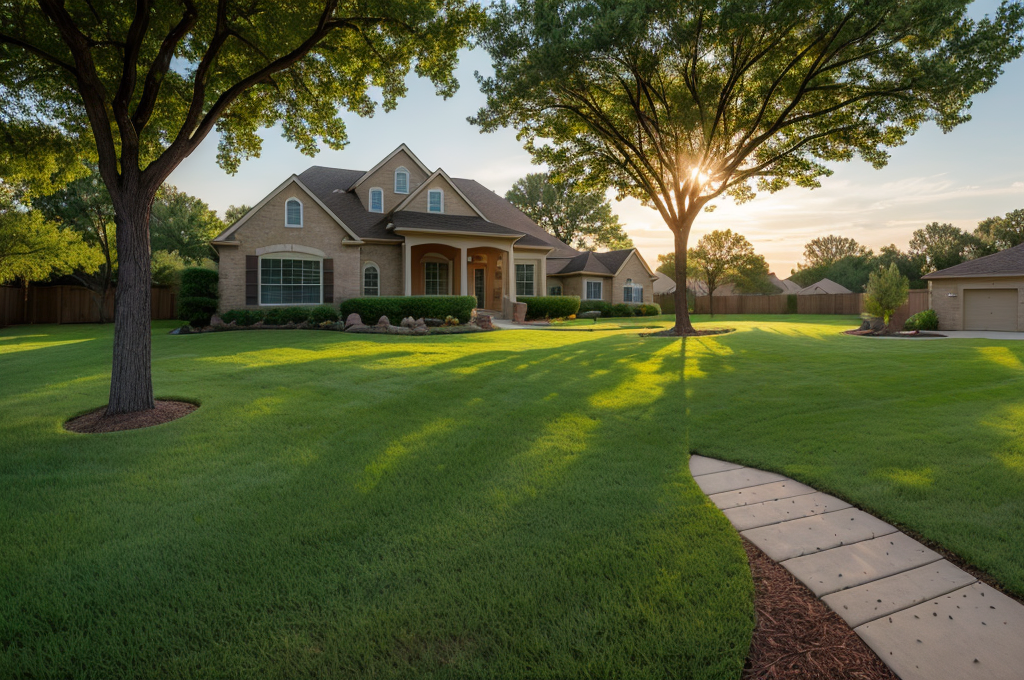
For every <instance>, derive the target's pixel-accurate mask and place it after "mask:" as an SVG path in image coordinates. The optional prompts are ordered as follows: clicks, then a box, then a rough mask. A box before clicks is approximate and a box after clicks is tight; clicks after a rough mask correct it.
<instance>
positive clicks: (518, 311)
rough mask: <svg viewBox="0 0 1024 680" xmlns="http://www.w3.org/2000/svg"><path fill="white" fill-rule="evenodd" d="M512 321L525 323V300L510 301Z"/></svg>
mask: <svg viewBox="0 0 1024 680" xmlns="http://www.w3.org/2000/svg"><path fill="white" fill-rule="evenodd" d="M512 322H513V323H526V303H525V302H513V303H512Z"/></svg>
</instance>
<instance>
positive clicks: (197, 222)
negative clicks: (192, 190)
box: [150, 184, 226, 264]
mask: <svg viewBox="0 0 1024 680" xmlns="http://www.w3.org/2000/svg"><path fill="white" fill-rule="evenodd" d="M225 226H226V225H225V224H224V222H222V221H221V219H220V218H219V217H218V216H217V213H216V211H214V210H211V209H210V206H208V205H206V203H204V202H203V201H201V200H200V199H198V198H196V197H195V196H190V195H188V194H186V193H185V192H184V191H178V188H177V187H174V186H171V185H169V184H165V185H163V186H162V187H160V190H159V191H157V193H156V200H155V201H154V202H153V211H152V213H151V217H150V242H151V244H152V249H153V251H154V252H157V251H165V252H168V253H172V254H174V255H176V256H178V257H179V258H181V260H182V261H183V262H184V263H185V264H200V263H201V262H202V261H203V260H206V259H210V258H213V257H215V256H216V253H215V252H214V250H213V248H212V247H210V241H211V240H212V239H213V237H214V236H216V235H217V234H219V233H220V232H221V231H223V230H224V227H225Z"/></svg>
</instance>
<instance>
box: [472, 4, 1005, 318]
mask: <svg viewBox="0 0 1024 680" xmlns="http://www.w3.org/2000/svg"><path fill="white" fill-rule="evenodd" d="M969 4H970V0H887V1H885V2H879V1H878V0H850V1H847V2H837V1H836V0H791V1H787V2H764V1H763V0H728V1H724V0H719V1H716V0H619V1H617V2H571V1H567V0H517V1H516V2H512V1H511V0H497V2H495V3H494V4H493V5H491V10H490V22H489V26H488V27H487V30H486V31H485V32H484V34H483V36H482V37H481V43H482V44H483V46H484V48H485V49H486V50H487V51H488V52H489V53H490V54H491V57H492V58H493V61H494V75H493V76H492V77H483V76H478V78H479V80H480V84H481V86H482V89H483V91H484V94H485V95H486V96H487V105H486V106H485V107H484V108H483V109H482V110H481V111H480V112H479V113H478V114H477V116H476V117H475V118H474V119H472V120H473V122H475V123H476V124H478V125H480V126H481V127H482V128H483V129H484V130H496V129H499V128H501V127H511V128H514V129H515V130H516V131H517V132H518V134H519V137H520V138H521V139H522V140H523V141H524V142H525V145H526V148H527V150H529V151H530V152H531V153H532V154H533V156H534V159H535V160H536V161H538V162H542V163H546V164H547V165H548V167H549V168H551V170H552V171H553V173H554V174H555V175H556V177H559V178H561V177H572V178H574V180H576V181H578V182H579V183H580V184H581V186H583V187H585V188H591V189H606V188H608V187H612V188H614V189H615V190H616V192H617V193H618V197H619V198H626V197H630V198H636V199H638V200H640V201H642V202H643V203H644V204H645V205H647V206H649V207H651V208H653V209H655V210H657V211H658V213H659V214H660V215H661V218H662V219H663V220H664V222H665V225H666V226H667V227H668V229H669V230H670V231H671V232H672V235H673V237H674V242H675V253H676V260H675V266H676V276H675V277H674V278H675V280H676V282H677V283H679V284H680V285H681V282H682V281H683V280H684V277H685V275H686V271H687V263H686V258H687V249H688V244H689V237H690V231H691V229H692V227H693V224H694V222H695V221H696V219H697V217H698V216H699V215H700V213H701V212H702V211H705V210H708V209H711V208H712V207H713V206H714V205H715V203H714V201H715V200H716V199H719V198H720V197H723V196H729V197H731V198H733V199H735V200H737V201H745V200H749V199H751V198H752V197H753V196H754V194H755V192H756V191H769V192H773V191H779V190H780V189H783V188H785V187H786V186H789V185H791V184H796V185H797V186H802V187H810V188H813V187H816V186H818V185H819V181H820V178H822V177H825V176H828V175H830V174H832V166H833V164H834V163H836V162H838V161H849V160H852V159H853V158H855V157H858V156H859V157H860V158H862V159H863V160H865V161H867V162H869V163H871V164H872V165H873V166H874V167H876V168H880V167H882V166H884V165H885V164H886V162H887V161H888V158H889V155H888V152H887V149H888V148H889V147H893V146H899V145H900V144H903V143H904V141H905V140H906V138H907V137H908V136H909V135H911V134H913V133H914V132H915V131H916V130H918V129H919V128H920V127H921V126H922V125H923V124H925V123H927V122H934V123H936V124H937V125H938V126H939V128H940V129H942V130H943V131H949V130H951V129H953V128H954V127H955V126H957V125H959V124H960V123H963V122H965V121H967V120H968V119H969V116H968V114H967V111H968V108H969V107H970V105H971V99H972V98H973V97H974V96H975V95H976V94H978V93H980V92H984V91H986V90H988V89H989V88H991V87H992V85H993V84H995V82H996V78H997V77H998V76H999V74H1000V73H1001V72H1002V67H1003V64H1006V63H1007V62H1009V61H1011V60H1013V59H1015V58H1016V57H1018V56H1020V54H1021V28H1022V24H1024V7H1022V6H1021V5H1020V4H1019V3H1015V2H1004V3H1002V4H1001V5H1000V6H999V8H998V9H997V10H996V14H995V16H993V17H988V18H985V19H982V20H980V21H976V20H973V19H972V18H971V17H970V16H968V13H967V7H968V5H969ZM675 307H676V309H675V311H676V325H675V328H674V333H676V334H679V335H688V334H692V333H694V329H693V326H692V324H691V323H690V318H689V315H688V313H687V310H686V304H685V301H684V300H683V297H682V296H681V295H680V296H676V305H675Z"/></svg>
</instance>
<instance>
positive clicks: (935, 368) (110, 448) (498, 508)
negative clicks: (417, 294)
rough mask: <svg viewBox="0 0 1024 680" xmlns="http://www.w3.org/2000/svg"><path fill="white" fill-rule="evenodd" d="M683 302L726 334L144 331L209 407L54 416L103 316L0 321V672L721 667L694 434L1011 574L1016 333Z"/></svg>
mask: <svg viewBox="0 0 1024 680" xmlns="http://www.w3.org/2000/svg"><path fill="white" fill-rule="evenodd" d="M697 320H698V321H700V322H702V324H703V325H704V326H705V327H723V326H728V327H733V328H736V332H734V333H731V334H727V335H720V336H709V337H703V338H698V339H691V340H688V341H686V342H685V343H684V342H682V341H679V340H671V339H665V338H641V337H639V334H640V333H641V332H643V330H640V329H637V328H626V329H625V330H613V329H610V328H609V329H608V332H600V333H598V332H594V333H589V332H573V331H570V330H565V331H561V332H558V331H501V332H498V333H492V334H482V335H473V336H450V337H431V338H401V337H385V336H372V337H367V336H346V335H343V334H331V333H315V332H280V331H278V332H275V331H264V332H250V333H222V334H215V335H205V336H198V337H197V336H184V337H171V336H167V335H165V334H164V333H165V331H166V330H167V329H168V328H169V327H170V326H163V327H160V328H158V329H156V331H155V334H154V339H155V341H154V359H155V361H154V367H155V373H154V375H155V381H154V382H155V385H156V391H157V394H158V396H169V397H173V396H180V397H188V398H194V399H198V400H200V401H201V402H202V407H201V408H200V409H199V410H198V411H196V412H195V413H194V414H192V415H190V416H188V417H186V418H184V419H182V420H179V421H177V422H175V423H171V424H168V425H163V426H159V427H156V428H152V429H150V430H141V431H135V432H124V433H114V434H107V435H73V434H70V433H66V432H64V431H63V430H62V429H61V426H60V424H61V422H62V421H63V420H64V419H66V418H67V417H68V416H70V415H73V414H75V413H78V412H81V411H83V410H87V409H89V408H91V407H95V406H99V405H101V404H102V403H104V401H105V397H106V389H107V382H106V381H107V379H108V375H107V372H108V371H109V352H110V344H111V343H110V329H109V328H104V327H96V326H85V327H52V326H51V327H22V328H15V329H7V330H4V331H0V376H2V380H0V413H2V414H3V421H2V424H0V485H2V489H3V494H2V495H0V517H2V522H3V525H2V529H3V531H2V532H0V573H2V574H3V576H4V578H3V579H2V580H0V677H2V676H12V675H33V674H34V675H38V676H54V675H60V676H65V675H68V676H74V675H83V676H84V675H94V676H103V677H111V676H132V677H136V676H152V675H180V676H197V675H203V676H218V677H219V676H242V675H244V676H247V677H264V676H296V675H312V674H320V675H325V676H331V675H335V676H356V677H474V676H478V677H492V676H502V675H504V676H512V677H708V678H723V677H726V678H728V677H738V675H739V669H740V668H741V667H742V663H743V659H744V657H745V654H746V648H747V645H748V643H749V635H750V630H751V626H752V602H751V596H752V595H751V583H750V576H749V573H748V571H747V568H746V563H745V559H744V556H743V552H742V549H741V547H740V545H739V543H738V540H737V538H736V535H735V533H734V532H733V531H732V530H731V529H730V528H729V526H728V524H727V523H726V522H725V520H724V518H723V517H722V516H721V515H720V514H718V513H717V511H715V510H714V509H713V508H711V507H710V505H709V504H708V503H707V502H706V500H705V499H704V498H703V496H702V495H701V494H700V492H699V491H698V490H697V488H696V485H695V484H694V483H693V481H692V479H691V478H690V477H689V474H688V472H687V455H686V454H687V451H688V450H692V451H695V452H699V453H703V454H706V455H709V456H716V457H721V458H727V459H730V460H735V461H737V462H742V463H746V464H751V465H756V466H759V467H763V468H766V469H773V470H778V471H780V472H783V473H786V474H789V475H792V476H794V477H796V478H797V479H800V480H801V481H805V482H807V483H809V484H812V485H815V486H817V487H818V488H821V489H823V490H826V491H830V492H832V493H836V494H838V495H840V496H842V497H844V498H846V499H848V500H850V501H852V502H855V503H857V504H858V505H860V506H862V507H864V508H866V509H868V510H869V511H872V512H874V513H876V514H878V515H880V516H881V517H883V518H885V519H887V520H889V521H892V522H895V523H897V524H898V525H900V526H901V527H903V528H906V529H909V530H911V531H912V532H915V533H916V534H918V535H921V536H924V537H925V538H927V539H929V540H932V541H936V542H938V543H940V544H942V545H943V546H945V547H946V548H948V549H950V550H953V551H954V552H956V553H957V554H959V555H960V556H962V557H963V558H965V559H967V560H969V561H970V562H971V563H973V564H974V565H976V566H978V567H980V568H982V569H984V570H986V571H988V572H989V573H990V574H992V575H993V576H994V577H995V578H996V579H998V581H999V582H1000V583H1001V584H1002V585H1003V586H1005V587H1006V588H1007V589H1008V590H1010V591H1011V592H1013V593H1015V594H1017V595H1018V596H1022V595H1024V540H1022V539H1024V343H1013V342H1008V341H1007V342H1000V341H990V340H938V341H921V340H916V341H912V340H877V339H868V338H856V337H850V336H844V335H841V334H840V333H839V331H840V330H842V329H843V328H848V327H850V326H851V325H853V324H854V323H855V322H856V319H852V318H839V317H807V316H802V317H788V316H768V317H751V316H745V317H726V316H716V317H715V319H714V320H713V321H711V322H708V321H709V320H708V319H707V318H700V319H697ZM616 321H617V320H610V321H609V322H607V323H609V324H611V323H614V322H616ZM621 321H622V322H623V323H622V324H620V326H623V327H625V326H628V325H631V324H632V325H637V324H638V322H640V323H639V325H655V326H661V327H665V326H667V325H668V323H670V317H658V318H656V319H655V320H654V323H650V324H649V323H648V321H649V320H648V319H624V320H621ZM587 325H593V324H591V322H589V321H587V322H585V324H583V325H582V328H583V329H585V328H586V326H587ZM598 326H601V324H598ZM86 671H88V673H87V672H86Z"/></svg>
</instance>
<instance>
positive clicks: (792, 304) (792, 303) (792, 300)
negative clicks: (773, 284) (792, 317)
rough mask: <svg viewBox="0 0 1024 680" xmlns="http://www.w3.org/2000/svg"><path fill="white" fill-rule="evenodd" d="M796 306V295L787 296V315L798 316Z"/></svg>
mask: <svg viewBox="0 0 1024 680" xmlns="http://www.w3.org/2000/svg"><path fill="white" fill-rule="evenodd" d="M796 304H797V297H796V295H787V296H786V314H796V313H797V312H796V309H797V307H796Z"/></svg>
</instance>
